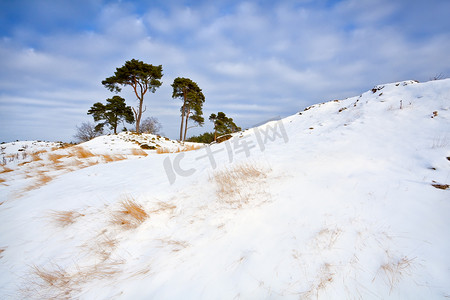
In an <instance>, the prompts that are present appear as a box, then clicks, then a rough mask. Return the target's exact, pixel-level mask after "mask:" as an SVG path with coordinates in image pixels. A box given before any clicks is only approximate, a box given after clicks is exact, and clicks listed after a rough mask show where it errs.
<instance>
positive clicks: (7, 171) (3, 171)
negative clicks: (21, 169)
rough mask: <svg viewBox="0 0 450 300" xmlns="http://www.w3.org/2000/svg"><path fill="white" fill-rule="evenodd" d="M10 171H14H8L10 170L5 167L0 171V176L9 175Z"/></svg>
mask: <svg viewBox="0 0 450 300" xmlns="http://www.w3.org/2000/svg"><path fill="white" fill-rule="evenodd" d="M12 171H14V170H13V169H10V168H7V167H2V170H1V171H0V174H3V173H9V172H12Z"/></svg>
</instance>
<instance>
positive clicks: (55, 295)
mask: <svg viewBox="0 0 450 300" xmlns="http://www.w3.org/2000/svg"><path fill="white" fill-rule="evenodd" d="M120 264H123V261H107V262H101V263H98V264H94V265H91V266H87V267H79V266H76V265H75V266H74V268H72V269H73V271H72V272H71V271H68V269H64V268H63V267H61V266H59V265H56V264H53V265H52V266H51V267H47V268H44V267H39V266H32V268H31V272H30V274H29V276H28V278H27V279H26V281H27V282H26V283H27V284H26V285H24V287H23V288H22V289H21V292H22V296H23V298H24V299H29V298H32V299H74V298H76V297H75V294H76V293H79V292H80V291H81V285H82V284H84V283H86V282H92V281H93V280H101V279H107V278H111V277H112V276H114V275H116V274H118V273H119V272H120V269H119V268H118V266H119V265H120Z"/></svg>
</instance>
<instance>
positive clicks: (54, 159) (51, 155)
mask: <svg viewBox="0 0 450 300" xmlns="http://www.w3.org/2000/svg"><path fill="white" fill-rule="evenodd" d="M63 157H67V155H65V154H57V153H49V154H48V159H49V160H50V161H51V162H53V163H54V164H57V163H59V160H60V159H61V158H63Z"/></svg>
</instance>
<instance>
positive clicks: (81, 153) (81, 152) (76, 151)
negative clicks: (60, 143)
mask: <svg viewBox="0 0 450 300" xmlns="http://www.w3.org/2000/svg"><path fill="white" fill-rule="evenodd" d="M70 154H71V155H73V156H76V157H77V158H89V157H93V156H94V154H93V153H92V152H91V151H89V150H87V149H84V148H83V147H81V146H74V147H71V148H70Z"/></svg>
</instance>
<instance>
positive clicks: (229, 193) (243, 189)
mask: <svg viewBox="0 0 450 300" xmlns="http://www.w3.org/2000/svg"><path fill="white" fill-rule="evenodd" d="M265 177H266V175H265V172H264V171H262V170H260V169H258V168H256V167H255V166H253V165H251V164H241V165H237V166H234V167H233V168H231V169H225V170H223V171H218V172H215V173H214V176H213V180H214V181H215V182H216V185H217V196H218V199H219V201H220V202H222V203H226V204H229V205H231V206H232V207H233V208H240V207H242V205H244V204H248V203H249V202H250V201H251V200H257V198H260V197H264V196H265V192H264V191H262V186H261V181H262V180H263V179H264V178H265ZM252 186H253V187H255V188H256V190H255V191H252V189H251V187H252Z"/></svg>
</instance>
